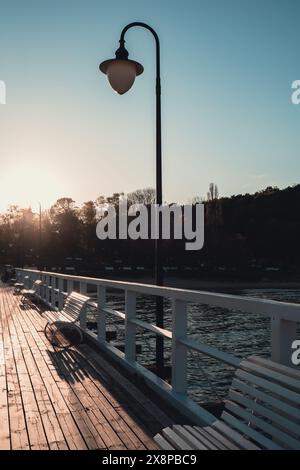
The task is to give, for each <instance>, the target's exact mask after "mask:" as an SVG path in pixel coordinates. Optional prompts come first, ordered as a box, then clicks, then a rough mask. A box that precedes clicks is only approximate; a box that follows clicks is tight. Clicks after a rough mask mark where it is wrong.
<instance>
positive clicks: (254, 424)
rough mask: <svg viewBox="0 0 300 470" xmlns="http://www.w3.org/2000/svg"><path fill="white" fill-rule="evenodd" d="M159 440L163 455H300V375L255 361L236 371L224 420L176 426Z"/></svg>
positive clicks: (158, 438) (257, 359)
mask: <svg viewBox="0 0 300 470" xmlns="http://www.w3.org/2000/svg"><path fill="white" fill-rule="evenodd" d="M206 413H207V412H206ZM154 440H155V441H156V442H157V444H158V445H159V446H160V447H161V448H162V449H163V450H175V449H181V450H196V449H200V450H208V449H210V450H219V449H223V450H225V449H235V450H239V449H249V450H260V449H273V450H275V449H293V450H295V449H300V372H299V371H297V370H295V369H292V368H290V367H286V366H283V365H280V364H277V363H275V362H272V361H270V360H267V359H263V358H261V357H257V356H252V357H250V358H248V359H246V360H244V361H242V362H241V364H240V366H239V368H238V369H237V370H236V372H235V375H234V379H233V382H232V385H231V387H230V391H229V394H228V398H227V400H226V401H225V408H224V411H223V413H222V415H221V417H220V419H217V418H215V422H213V423H212V424H210V425H209V426H205V425H204V426H203V427H201V426H180V425H174V426H172V427H169V428H165V429H163V430H162V432H161V434H157V435H156V436H155V437H154Z"/></svg>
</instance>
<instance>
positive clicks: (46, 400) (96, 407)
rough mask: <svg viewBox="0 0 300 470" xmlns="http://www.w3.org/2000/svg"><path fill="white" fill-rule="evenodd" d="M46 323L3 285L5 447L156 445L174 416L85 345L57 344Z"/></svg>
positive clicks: (0, 412)
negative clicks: (158, 435)
mask: <svg viewBox="0 0 300 470" xmlns="http://www.w3.org/2000/svg"><path fill="white" fill-rule="evenodd" d="M44 326H45V319H44V318H43V316H42V314H41V313H40V312H39V311H38V309H36V308H35V307H34V306H31V305H29V306H26V307H24V306H22V305H20V296H15V295H13V291H12V288H9V287H3V286H2V287H0V449H13V450H14V449H16V450H17V449H19V450H22V449H28V450H29V449H32V450H34V449H45V450H48V449H51V450H52V449H53V450H58V449H111V450H112V449H115V450H125V449H156V448H157V446H156V444H155V442H154V441H153V439H152V437H153V435H155V434H156V433H157V432H159V431H160V430H161V429H162V428H163V427H165V426H169V425H171V424H173V422H172V420H171V419H170V417H169V416H167V415H166V414H165V412H163V411H162V410H161V409H160V408H159V407H158V406H157V405H156V404H155V403H153V402H152V401H151V400H150V399H149V398H147V397H146V396H145V394H144V393H142V392H141V391H140V390H139V389H138V388H137V387H136V386H135V385H133V384H132V383H131V382H130V381H129V380H128V379H127V378H126V377H124V376H123V375H122V374H121V373H120V372H119V371H117V370H116V369H115V368H114V367H113V366H112V364H111V363H110V362H108V361H107V360H105V359H104V358H103V357H102V356H101V355H100V353H98V352H95V350H94V349H92V348H91V347H89V346H88V345H87V344H83V345H81V346H80V347H78V348H70V349H68V350H55V349H54V348H53V347H52V346H51V344H50V343H49V342H48V341H47V339H46V338H45V336H44V333H43V329H44Z"/></svg>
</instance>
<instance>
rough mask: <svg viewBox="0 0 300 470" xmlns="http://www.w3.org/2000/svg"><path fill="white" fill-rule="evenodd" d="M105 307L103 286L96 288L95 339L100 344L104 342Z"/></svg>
mask: <svg viewBox="0 0 300 470" xmlns="http://www.w3.org/2000/svg"><path fill="white" fill-rule="evenodd" d="M105 305H106V289H105V287H103V286H99V285H98V286H97V338H98V341H100V343H103V342H105V341H106V316H105V313H104V312H103V310H102V309H103V308H105Z"/></svg>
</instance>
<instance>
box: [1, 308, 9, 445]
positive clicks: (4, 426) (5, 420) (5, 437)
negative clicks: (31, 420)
mask: <svg viewBox="0 0 300 470" xmlns="http://www.w3.org/2000/svg"><path fill="white" fill-rule="evenodd" d="M1 311H2V303H1V299H0V312H1ZM3 314H4V311H3ZM1 317H2V315H1ZM1 317H0V423H1V426H0V449H1V450H10V449H11V442H10V426H9V414H8V396H7V395H8V391H7V381H6V369H5V354H4V340H3V327H2V318H1Z"/></svg>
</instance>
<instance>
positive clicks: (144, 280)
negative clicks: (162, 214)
mask: <svg viewBox="0 0 300 470" xmlns="http://www.w3.org/2000/svg"><path fill="white" fill-rule="evenodd" d="M105 278H106V277H105ZM111 279H114V280H116V281H117V280H118V281H124V282H136V283H139V284H154V282H153V278H151V277H148V276H143V277H142V276H141V277H136V276H124V277H123V276H122V277H121V276H120V277H117V276H113V277H111ZM164 286H165V287H174V288H178V289H188V290H207V291H215V292H217V291H218V292H223V291H225V292H226V291H237V290H248V289H300V281H211V280H209V281H208V280H201V279H187V278H182V277H168V276H166V277H165V278H164Z"/></svg>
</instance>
